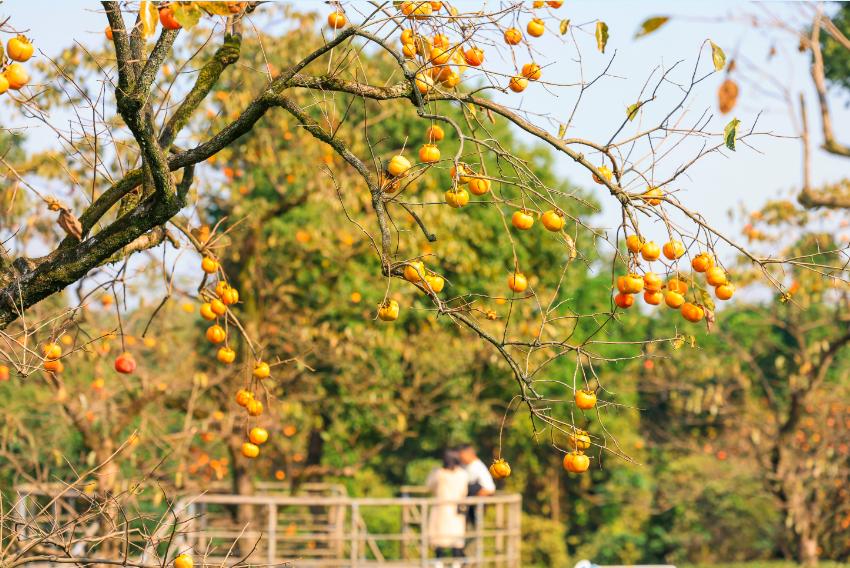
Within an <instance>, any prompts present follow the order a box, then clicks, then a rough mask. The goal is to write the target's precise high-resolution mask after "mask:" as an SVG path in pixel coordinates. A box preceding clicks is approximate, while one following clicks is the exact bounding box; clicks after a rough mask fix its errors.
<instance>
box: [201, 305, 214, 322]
mask: <svg viewBox="0 0 850 568" xmlns="http://www.w3.org/2000/svg"><path fill="white" fill-rule="evenodd" d="M200 311H201V317H202V318H204V319H205V320H208V321H212V320H214V319H215V318H216V315H215V312H213V311H212V304H210V303H209V302H204V303H203V304H201V310H200Z"/></svg>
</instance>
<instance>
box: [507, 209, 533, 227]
mask: <svg viewBox="0 0 850 568" xmlns="http://www.w3.org/2000/svg"><path fill="white" fill-rule="evenodd" d="M511 225H513V226H514V227H515V228H517V229H519V230H520V231H527V230H529V229H530V228H531V227H532V226H533V225H534V216H533V215H532V214H531V213H529V212H528V211H526V210H525V209H520V210H519V211H514V214H513V215H512V216H511Z"/></svg>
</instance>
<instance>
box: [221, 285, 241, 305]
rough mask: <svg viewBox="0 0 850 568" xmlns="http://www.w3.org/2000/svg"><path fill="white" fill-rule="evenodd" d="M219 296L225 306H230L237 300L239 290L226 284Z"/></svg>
mask: <svg viewBox="0 0 850 568" xmlns="http://www.w3.org/2000/svg"><path fill="white" fill-rule="evenodd" d="M219 297H220V298H221V301H222V303H224V304H225V305H227V306H232V305H233V304H235V303H237V302H238V301H239V290H237V289H236V288H232V287H230V286H228V287H227V288H225V289H224V291H223V292H222V293H221V296H219Z"/></svg>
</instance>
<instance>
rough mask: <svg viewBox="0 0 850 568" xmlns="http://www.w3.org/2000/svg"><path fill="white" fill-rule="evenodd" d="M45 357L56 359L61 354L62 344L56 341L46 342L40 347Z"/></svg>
mask: <svg viewBox="0 0 850 568" xmlns="http://www.w3.org/2000/svg"><path fill="white" fill-rule="evenodd" d="M41 353H42V354H43V355H44V358H45V359H58V358H59V357H61V356H62V346H60V345H59V344H58V343H46V344H44V345H43V346H42V347H41Z"/></svg>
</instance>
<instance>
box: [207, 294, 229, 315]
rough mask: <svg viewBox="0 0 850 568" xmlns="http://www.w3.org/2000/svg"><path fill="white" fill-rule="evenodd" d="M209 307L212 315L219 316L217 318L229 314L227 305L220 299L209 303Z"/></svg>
mask: <svg viewBox="0 0 850 568" xmlns="http://www.w3.org/2000/svg"><path fill="white" fill-rule="evenodd" d="M209 306H210V310H211V311H212V313H213V314H215V315H217V316H223V315H224V314H226V313H227V306H226V305H225V303H224V302H222V301H221V300H219V299H218V298H215V299H213V300H212V301H211V302H210V303H209Z"/></svg>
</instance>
